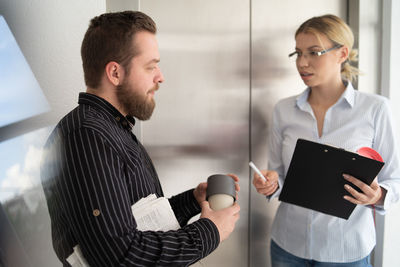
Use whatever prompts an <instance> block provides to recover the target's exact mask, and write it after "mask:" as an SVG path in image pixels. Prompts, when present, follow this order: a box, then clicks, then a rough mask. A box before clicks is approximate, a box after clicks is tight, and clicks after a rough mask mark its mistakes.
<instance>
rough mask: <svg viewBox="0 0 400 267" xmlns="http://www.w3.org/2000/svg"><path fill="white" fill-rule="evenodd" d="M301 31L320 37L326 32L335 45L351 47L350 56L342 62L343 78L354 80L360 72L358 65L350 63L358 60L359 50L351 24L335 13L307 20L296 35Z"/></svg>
mask: <svg viewBox="0 0 400 267" xmlns="http://www.w3.org/2000/svg"><path fill="white" fill-rule="evenodd" d="M299 33H312V34H315V35H316V37H317V38H318V39H319V35H320V34H324V35H325V36H326V37H327V38H328V39H329V40H330V41H331V42H332V43H333V45H345V46H347V47H348V48H349V56H348V58H347V60H346V61H345V62H343V63H342V70H341V74H342V78H343V79H345V80H348V81H350V82H352V81H353V80H355V79H356V78H357V75H359V74H360V72H359V70H358V69H357V68H356V67H353V66H351V65H350V63H351V62H356V61H357V60H358V59H357V54H358V51H357V49H353V44H354V35H353V32H352V30H351V29H350V27H349V25H347V24H346V23H345V22H344V21H343V20H342V19H340V18H339V17H337V16H335V15H330V14H327V15H323V16H319V17H312V18H311V19H309V20H307V21H305V22H304V23H303V24H301V25H300V27H299V28H298V29H297V31H296V34H295V37H296V36H297V35H298V34H299Z"/></svg>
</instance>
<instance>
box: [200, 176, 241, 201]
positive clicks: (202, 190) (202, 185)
mask: <svg viewBox="0 0 400 267" xmlns="http://www.w3.org/2000/svg"><path fill="white" fill-rule="evenodd" d="M227 175H228V176H230V177H232V179H233V180H235V190H236V200H237V199H238V194H237V192H239V191H240V186H239V184H238V182H239V178H238V177H237V176H236V175H234V174H232V173H229V174H227ZM206 191H207V183H200V184H199V185H198V186H197V187H196V189H195V190H194V191H193V195H194V197H195V198H196V200H197V202H198V203H199V204H200V205H201V203H202V202H203V201H205V200H206Z"/></svg>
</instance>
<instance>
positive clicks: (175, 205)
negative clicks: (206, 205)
mask: <svg viewBox="0 0 400 267" xmlns="http://www.w3.org/2000/svg"><path fill="white" fill-rule="evenodd" d="M193 191H194V189H190V190H187V191H185V192H183V193H181V194H179V195H176V196H173V197H171V198H170V199H169V202H170V204H171V207H172V210H173V211H174V213H175V217H176V219H177V220H178V222H179V225H180V226H181V227H183V226H185V225H186V224H187V222H188V221H189V220H190V218H192V217H193V216H195V215H197V214H199V213H200V211H201V208H200V205H199V204H198V203H197V200H196V198H195V197H194V195H193Z"/></svg>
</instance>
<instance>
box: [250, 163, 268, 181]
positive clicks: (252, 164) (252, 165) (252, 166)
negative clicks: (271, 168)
mask: <svg viewBox="0 0 400 267" xmlns="http://www.w3.org/2000/svg"><path fill="white" fill-rule="evenodd" d="M249 166H250V167H251V168H252V169H253V170H254V171H255V172H256V173H257V174H258V175H260V177H261V179H263V180H264V182H266V181H267V178H265V177H264V175H262V173H261V172H260V170H259V169H258V168H257V167H256V165H254V163H253V162H252V161H250V162H249Z"/></svg>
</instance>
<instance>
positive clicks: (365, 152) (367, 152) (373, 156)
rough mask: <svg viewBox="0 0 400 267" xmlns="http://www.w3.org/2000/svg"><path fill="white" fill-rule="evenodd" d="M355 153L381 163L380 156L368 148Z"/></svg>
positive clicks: (362, 148)
mask: <svg viewBox="0 0 400 267" xmlns="http://www.w3.org/2000/svg"><path fill="white" fill-rule="evenodd" d="M357 153H358V154H359V155H361V156H363V157H366V158H370V159H374V160H377V161H380V162H383V158H382V156H381V155H380V154H379V153H378V152H376V151H375V150H373V149H372V148H370V147H366V146H365V147H361V148H360V149H358V150H357Z"/></svg>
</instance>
